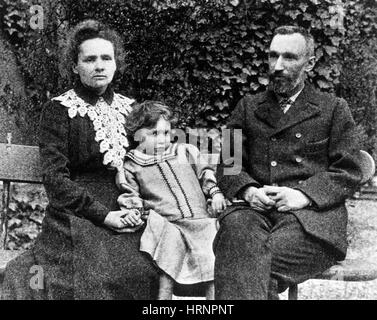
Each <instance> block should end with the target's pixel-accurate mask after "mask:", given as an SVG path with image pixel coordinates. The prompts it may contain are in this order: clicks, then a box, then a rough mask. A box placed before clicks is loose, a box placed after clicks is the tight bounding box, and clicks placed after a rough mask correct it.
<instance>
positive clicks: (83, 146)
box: [2, 85, 158, 299]
mask: <svg viewBox="0 0 377 320" xmlns="http://www.w3.org/2000/svg"><path fill="white" fill-rule="evenodd" d="M75 92H76V93H77V95H78V96H79V97H81V98H82V99H83V100H84V101H85V102H87V103H89V104H91V105H95V104H96V102H97V100H98V99H99V97H98V96H96V95H95V94H93V93H92V92H91V91H89V90H88V89H86V88H84V87H83V86H82V85H79V86H77V87H76V88H75ZM113 97H114V93H113V92H112V90H111V89H110V88H109V89H108V90H107V91H106V92H105V93H104V95H103V96H102V98H103V99H104V100H105V101H106V102H107V103H108V104H111V103H112V101H113ZM100 99H101V98H100ZM40 152H41V160H42V172H43V176H44V185H45V188H46V191H47V194H48V198H49V205H48V207H47V210H46V217H45V219H44V221H43V225H42V232H41V234H40V235H39V237H38V239H37V241H36V244H35V246H34V248H33V249H31V250H29V251H27V252H25V253H24V254H22V255H21V256H19V257H18V258H17V259H15V260H13V261H12V262H11V263H9V264H8V266H7V269H6V271H5V279H4V283H3V290H2V298H3V299H154V298H155V297H156V294H157V290H158V274H157V270H156V269H155V268H154V266H153V265H152V263H151V262H150V261H149V259H148V258H147V257H146V256H145V255H144V254H143V253H141V252H139V242H140V237H141V234H142V232H136V233H123V234H118V233H115V232H113V231H111V230H109V229H107V228H105V227H104V226H103V221H104V219H105V217H106V215H107V213H108V212H109V211H111V210H119V207H118V205H117V203H116V200H117V197H118V195H119V191H118V189H117V187H116V185H115V170H110V168H108V167H106V166H105V165H103V163H102V160H103V154H102V153H100V148H99V143H98V142H96V141H95V130H94V127H93V124H92V121H91V120H90V119H89V117H88V115H86V116H84V117H81V116H79V115H77V116H76V117H74V118H70V117H69V116H68V108H67V107H65V106H62V105H61V104H60V103H59V102H58V101H51V102H49V103H48V104H47V105H46V106H45V108H44V111H43V114H42V118H41V134H40ZM33 265H37V266H42V268H43V273H44V289H43V290H40V289H39V290H38V289H31V288H30V281H31V280H32V277H33V276H34V275H35V273H30V269H31V267H32V266H33Z"/></svg>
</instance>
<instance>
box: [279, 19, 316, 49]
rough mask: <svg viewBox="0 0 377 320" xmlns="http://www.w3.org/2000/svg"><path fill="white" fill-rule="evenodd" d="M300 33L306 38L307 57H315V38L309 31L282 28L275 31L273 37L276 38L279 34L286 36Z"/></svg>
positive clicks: (295, 27)
mask: <svg viewBox="0 0 377 320" xmlns="http://www.w3.org/2000/svg"><path fill="white" fill-rule="evenodd" d="M294 33H299V34H301V35H302V36H303V37H304V38H305V42H306V55H307V57H312V56H314V55H315V54H314V38H313V36H312V35H311V34H310V33H309V31H308V30H306V29H305V28H303V27H299V26H281V27H278V28H276V29H275V31H274V34H273V37H275V36H276V35H278V34H282V35H286V34H294Z"/></svg>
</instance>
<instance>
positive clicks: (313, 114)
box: [219, 85, 361, 259]
mask: <svg viewBox="0 0 377 320" xmlns="http://www.w3.org/2000/svg"><path fill="white" fill-rule="evenodd" d="M228 128H233V129H242V134H243V142H242V148H243V149H242V171H241V172H240V173H239V174H235V175H225V174H224V170H223V169H224V167H226V166H227V165H230V166H231V165H232V164H231V163H229V159H228V160H227V159H224V161H223V166H222V170H219V186H220V188H221V189H222V190H223V192H224V193H225V195H226V196H227V198H234V197H237V195H239V194H240V191H242V190H244V189H245V188H246V187H247V186H249V185H253V186H263V185H275V186H286V187H291V188H295V189H298V190H301V191H302V192H303V193H304V194H306V195H307V196H308V197H309V198H310V199H311V200H312V201H313V205H312V206H310V207H306V208H304V209H301V210H298V211H293V214H294V215H295V216H296V217H297V218H298V220H299V221H300V222H301V224H302V226H303V227H304V229H305V230H306V231H307V232H308V233H309V234H311V235H313V236H315V237H317V238H319V239H322V240H324V241H326V242H327V243H329V244H330V245H331V246H333V247H334V248H335V249H336V251H337V252H338V253H339V254H338V256H339V259H342V258H344V256H345V253H346V249H347V238H346V229H347V211H346V208H345V205H344V202H345V199H346V198H347V197H349V196H350V195H351V194H352V193H353V192H354V190H355V187H356V186H357V185H358V183H359V182H360V180H361V169H360V161H359V146H358V144H357V140H356V136H355V122H354V120H353V118H352V115H351V112H350V110H349V108H348V106H347V103H346V102H345V100H343V99H340V98H337V97H335V96H333V95H330V94H326V93H321V92H319V91H316V90H314V88H312V87H311V86H310V85H306V86H305V87H304V89H303V91H302V92H301V93H300V95H299V96H298V98H297V100H296V101H295V103H294V104H293V105H292V106H291V107H290V109H289V110H288V112H287V113H286V114H284V113H283V112H282V111H281V109H280V108H279V105H278V102H277V99H276V96H275V95H274V93H273V92H271V91H266V92H264V93H261V94H258V95H255V96H246V97H244V98H242V99H241V101H240V102H239V103H238V105H237V107H236V109H235V110H234V112H233V114H232V116H231V117H230V121H229V124H228ZM240 147H241V146H240V145H236V146H234V148H240ZM228 212H230V211H228Z"/></svg>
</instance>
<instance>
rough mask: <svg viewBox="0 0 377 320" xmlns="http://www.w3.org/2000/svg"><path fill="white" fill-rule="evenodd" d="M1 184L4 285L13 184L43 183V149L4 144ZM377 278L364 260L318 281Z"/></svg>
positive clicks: (196, 290) (197, 291)
mask: <svg viewBox="0 0 377 320" xmlns="http://www.w3.org/2000/svg"><path fill="white" fill-rule="evenodd" d="M361 155H362V159H363V169H364V172H363V176H364V179H363V181H362V182H363V183H365V182H367V181H368V180H369V179H370V178H371V177H372V176H373V174H374V171H375V164H374V161H373V158H372V157H371V156H370V155H369V154H368V153H366V152H365V151H361ZM0 180H2V181H3V196H2V211H1V213H0V284H1V282H2V279H3V276H4V270H5V267H6V265H7V263H8V262H9V261H10V260H12V259H14V258H15V257H17V256H18V255H19V254H20V253H21V252H22V251H21V250H15V251H11V250H5V246H6V240H7V232H8V231H7V230H8V229H7V225H8V210H9V209H8V208H9V201H10V188H11V183H12V182H21V183H39V184H40V183H42V178H41V175H40V158H39V148H38V147H36V146H21V145H14V144H11V136H10V135H9V136H8V143H6V144H4V143H0ZM376 278H377V267H376V266H374V265H371V264H370V263H368V262H367V261H364V260H358V259H354V260H350V259H346V260H344V261H341V262H339V264H337V265H335V266H333V267H331V268H330V269H328V270H326V271H325V272H324V273H323V274H321V275H320V276H318V277H316V279H326V280H342V281H368V280H374V279H376ZM297 290H298V287H297V285H295V286H291V287H290V288H289V294H288V298H289V299H291V300H294V299H297ZM203 292H204V287H203V288H202V287H201V286H180V287H178V288H177V289H176V290H175V295H178V296H202V295H203Z"/></svg>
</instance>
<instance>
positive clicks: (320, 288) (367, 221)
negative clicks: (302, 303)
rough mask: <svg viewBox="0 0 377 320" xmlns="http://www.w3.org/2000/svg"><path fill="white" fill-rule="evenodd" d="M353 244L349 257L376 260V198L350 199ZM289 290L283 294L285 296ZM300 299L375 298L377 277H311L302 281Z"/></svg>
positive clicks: (351, 244)
mask: <svg viewBox="0 0 377 320" xmlns="http://www.w3.org/2000/svg"><path fill="white" fill-rule="evenodd" d="M348 208H349V214H350V216H349V220H350V222H349V239H350V246H349V249H348V254H347V257H349V258H363V259H366V260H369V261H372V262H375V263H377V202H376V201H366V200H357V201H355V200H353V201H349V202H348ZM286 296H287V295H286V293H284V294H283V295H282V298H283V299H286ZM299 299H300V300H313V299H314V300H323V299H325V300H376V299H377V280H374V281H367V282H341V281H325V280H309V281H306V282H305V283H303V284H301V285H299Z"/></svg>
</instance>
